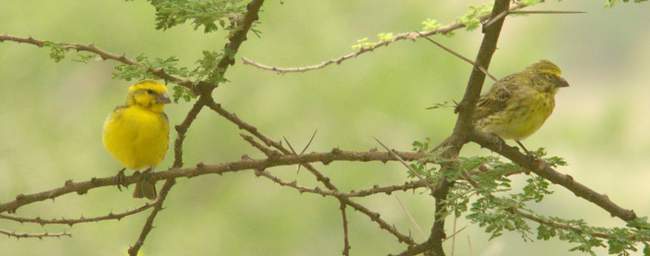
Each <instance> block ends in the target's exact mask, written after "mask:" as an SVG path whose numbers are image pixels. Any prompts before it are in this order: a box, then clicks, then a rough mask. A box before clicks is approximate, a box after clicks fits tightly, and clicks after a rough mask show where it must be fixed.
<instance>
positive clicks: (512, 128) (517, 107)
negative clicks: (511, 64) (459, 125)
mask: <svg viewBox="0 0 650 256" xmlns="http://www.w3.org/2000/svg"><path fill="white" fill-rule="evenodd" d="M561 74H562V71H561V70H560V68H559V67H558V66H557V65H555V64H553V62H550V61H548V60H540V61H538V62H536V63H534V64H532V65H530V66H528V67H526V69H524V70H523V71H521V72H518V73H514V74H512V75H509V76H506V77H504V78H502V79H500V80H499V81H497V82H496V83H494V85H493V86H492V88H491V89H490V90H489V91H488V92H487V93H486V94H484V95H482V96H481V98H480V99H479V101H478V103H477V105H476V111H475V112H474V116H473V117H472V119H473V121H474V124H475V125H476V127H477V128H478V129H479V130H481V131H483V132H487V133H492V134H496V135H498V136H499V137H501V138H503V139H514V140H515V141H516V142H517V144H519V145H520V146H521V147H522V148H523V149H524V151H526V152H527V153H528V150H527V149H526V148H525V147H524V145H523V144H521V142H520V140H522V139H525V138H526V137H528V136H530V135H531V134H533V133H535V131H537V130H538V129H539V128H540V127H542V124H544V121H546V119H547V118H548V117H549V116H550V115H551V113H552V112H553V108H554V107H555V94H556V93H557V91H558V89H559V88H562V87H568V86H569V83H568V82H567V81H566V80H564V78H562V76H561Z"/></svg>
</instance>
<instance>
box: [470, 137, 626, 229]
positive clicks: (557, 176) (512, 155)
mask: <svg viewBox="0 0 650 256" xmlns="http://www.w3.org/2000/svg"><path fill="white" fill-rule="evenodd" d="M471 140H472V141H474V142H476V143H477V144H479V145H481V146H482V147H485V148H488V149H490V150H492V151H494V152H496V153H498V154H500V155H502V156H504V157H506V158H508V159H510V160H511V161H512V162H513V163H516V164H518V165H519V166H522V167H524V168H526V169H528V170H530V171H532V172H534V173H535V174H537V175H539V176H541V177H544V178H545V179H547V180H549V181H551V182H553V183H555V184H559V185H561V186H563V187H565V188H566V189H568V190H570V191H571V192H573V193H574V194H575V195H576V196H578V197H581V198H584V199H585V200H587V201H589V202H592V203H594V204H596V205H598V206H599V207H600V208H602V209H604V210H605V211H607V212H609V213H610V214H611V215H612V216H613V217H618V218H620V219H622V220H624V221H631V220H634V219H636V218H637V216H636V214H635V213H634V211H633V210H629V209H625V208H622V207H620V206H619V205H617V204H616V203H614V202H613V201H611V200H610V199H609V197H608V196H607V195H605V194H601V193H598V192H596V191H594V190H592V189H590V188H589V187H587V186H585V185H583V184H581V183H579V182H577V181H575V180H574V179H573V177H571V176H569V175H567V174H563V173H560V172H558V171H556V170H555V169H553V168H552V167H551V166H549V165H548V164H547V163H546V162H544V161H542V160H539V159H533V158H531V157H528V156H527V155H525V154H522V153H521V152H519V150H518V149H517V148H516V147H511V146H509V145H507V144H505V143H504V142H503V140H500V139H498V138H496V137H494V136H491V135H488V134H484V133H479V132H478V131H475V132H473V133H472V136H471Z"/></svg>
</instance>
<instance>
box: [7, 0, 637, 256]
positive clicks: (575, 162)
mask: <svg viewBox="0 0 650 256" xmlns="http://www.w3.org/2000/svg"><path fill="white" fill-rule="evenodd" d="M477 3H481V2H480V1H430V0H411V1H401V2H400V3H399V4H398V3H396V2H395V1H377V0H359V1H296V0H285V1H268V2H267V3H266V4H265V6H264V8H263V12H262V13H261V24H260V25H259V26H258V27H257V28H258V29H259V30H261V31H262V36H261V38H257V37H255V36H250V40H248V41H246V42H245V44H244V45H243V47H242V49H241V51H240V54H239V56H240V57H242V56H246V57H250V58H253V59H255V60H257V61H259V62H262V63H267V64H273V65H280V66H296V65H307V64H314V63H317V62H320V61H322V60H325V59H329V58H333V57H338V56H339V55H342V54H344V53H347V52H349V51H350V50H351V48H350V47H351V45H353V44H354V42H355V41H356V40H357V39H360V38H363V37H370V38H374V36H375V35H376V34H377V33H380V32H402V31H412V30H415V29H419V28H420V27H421V24H420V23H421V21H423V20H425V19H427V18H435V19H437V20H439V21H441V22H442V23H447V22H449V21H452V20H453V19H455V18H456V17H458V16H460V15H461V14H462V13H463V12H464V10H465V9H466V8H467V7H468V6H469V5H470V4H477ZM649 6H650V5H648V4H638V5H632V4H624V5H623V4H622V5H619V6H617V7H616V8H613V9H607V8H603V1H563V2H560V3H557V2H554V1H553V2H551V3H548V4H544V5H541V6H539V7H535V8H534V9H561V10H583V11H587V12H588V14H582V15H533V16H527V17H514V18H509V19H507V21H506V24H505V27H504V29H503V33H502V37H501V39H500V43H499V50H498V51H497V52H496V55H495V57H494V60H493V62H492V65H491V68H490V70H491V73H492V74H494V75H496V76H499V77H500V76H504V75H507V74H509V73H512V72H514V71H517V70H519V69H521V68H523V67H524V66H526V65H528V64H530V63H532V62H534V61H536V60H538V59H541V58H547V59H550V60H552V61H554V62H556V63H557V64H558V65H560V66H561V67H562V68H563V69H564V76H565V77H566V79H567V80H568V81H569V82H570V83H571V86H572V87H570V88H567V89H565V90H562V91H561V92H560V93H559V95H558V96H557V107H556V111H555V113H554V114H553V115H552V117H551V118H550V119H549V120H548V121H547V123H546V125H545V126H544V127H543V128H542V129H541V130H540V131H539V132H538V133H537V134H535V135H534V136H532V137H531V138H529V139H527V140H526V144H527V146H528V147H529V148H537V147H546V148H547V149H548V151H549V152H550V153H551V154H554V155H560V156H563V157H565V158H566V159H567V160H568V162H569V164H570V166H569V167H567V168H562V169H561V171H562V172H566V173H569V174H570V175H572V176H573V177H574V178H575V179H577V180H578V181H580V182H583V183H584V184H587V185H588V186H590V187H592V188H594V189H595V190H597V191H599V192H602V193H606V194H607V195H609V197H610V198H611V199H613V200H614V201H616V202H618V203H620V204H621V205H623V206H625V207H628V208H632V209H634V210H635V211H636V212H637V214H639V215H641V216H647V215H650V200H648V199H647V196H646V195H647V194H648V192H650V188H649V187H648V186H647V183H648V180H649V179H650V172H648V168H647V163H648V157H649V156H650V136H648V133H647V131H648V130H650V121H649V120H650V119H648V114H649V113H650V89H649V88H650V87H648V82H649V81H650V80H649V79H648V76H647V71H648V70H649V69H650V48H649V47H648V45H650V30H648V29H647V25H648V24H650V16H649V15H648V14H647V13H648V8H649ZM0 33H8V34H13V35H18V36H28V35H31V36H34V37H36V38H40V39H47V40H52V41H62V42H78V43H95V44H96V45H97V46H99V47H101V48H103V49H106V50H108V51H111V52H116V53H121V52H124V53H126V54H127V55H128V56H132V57H133V56H136V55H137V54H139V53H144V54H146V55H148V56H152V57H153V56H160V57H167V56H178V57H179V58H180V59H181V60H182V61H183V63H185V64H188V65H190V64H193V62H194V61H195V60H196V59H198V58H199V57H200V56H201V51H202V50H212V49H221V48H222V46H223V44H224V40H223V39H224V36H225V35H224V34H223V33H213V34H209V35H204V34H202V33H200V32H196V31H193V30H192V28H191V26H189V25H184V26H178V27H175V28H172V29H170V30H168V31H164V32H162V31H156V30H154V11H153V8H152V7H151V6H150V5H149V4H147V3H146V1H142V0H139V1H134V2H124V1H117V0H115V1H75V0H59V1H37V0H23V1H12V0H0ZM481 36H482V34H481V33H480V31H478V30H477V31H472V32H464V31H459V32H457V33H456V36H454V37H453V38H445V37H438V39H439V40H440V41H442V42H444V43H446V45H448V46H450V47H452V48H454V49H455V50H457V51H459V52H461V53H463V54H465V55H466V56H469V57H473V56H474V55H475V54H476V51H477V49H478V45H479V43H480V39H481ZM0 63H2V64H0V77H1V78H2V79H1V80H0V83H1V84H2V85H1V86H0V120H2V121H1V124H0V202H6V201H8V200H11V199H12V198H14V197H15V195H17V194H19V193H32V192H37V191H42V190H45V189H50V188H53V187H56V186H60V185H63V183H64V181H66V180H68V179H72V180H75V181H82V180H88V179H89V178H91V177H105V176H110V175H113V174H115V172H116V170H118V169H119V168H120V166H119V164H118V163H117V162H115V161H114V160H113V159H111V158H110V156H109V155H108V154H107V153H105V151H104V149H103V147H102V144H101V130H102V124H103V121H104V118H105V117H106V115H107V114H108V113H109V112H110V111H111V110H112V109H113V107H114V106H116V105H119V104H121V103H122V101H123V100H124V95H125V89H126V85H127V83H126V82H124V81H117V80H112V79H111V72H112V66H113V64H114V63H111V62H91V63H90V64H81V63H78V62H74V61H71V60H70V59H66V60H64V61H62V62H61V63H54V62H53V61H52V60H50V59H49V58H48V52H47V50H44V49H38V48H36V47H33V46H30V45H19V44H15V43H11V42H6V43H0ZM470 70H471V67H470V66H469V65H467V64H466V63H464V62H462V61H460V60H458V59H456V58H455V57H453V56H451V55H449V54H448V53H445V52H443V51H441V50H440V49H438V48H436V47H435V46H433V45H432V44H430V43H428V42H426V41H417V42H410V41H409V42H400V43H396V44H394V45H392V46H391V47H388V48H381V49H380V50H377V51H375V52H373V53H371V54H366V55H364V56H362V57H360V58H358V59H354V60H351V61H348V62H345V63H344V64H342V65H340V66H334V67H329V68H326V69H324V70H320V71H315V72H309V73H304V74H286V75H277V74H274V73H269V72H265V71H260V70H257V69H254V68H252V67H250V66H244V65H241V63H238V65H235V66H234V67H232V68H231V69H230V71H229V73H228V75H227V77H228V78H229V79H230V80H231V81H232V82H231V83H228V84H226V85H223V86H221V87H220V88H218V89H217V90H216V92H215V98H216V99H217V100H218V101H219V102H221V103H222V104H223V106H224V107H225V108H226V109H228V110H230V111H234V112H236V113H237V114H238V115H239V116H240V117H241V118H242V119H244V120H246V121H248V122H250V123H252V124H254V125H256V126H257V127H258V128H259V129H261V131H263V132H264V133H265V134H267V135H269V136H271V137H273V138H275V139H280V138H281V137H282V136H286V137H287V139H289V140H290V141H291V142H292V143H293V144H294V146H297V147H300V148H302V147H303V145H304V144H305V143H306V142H307V140H308V139H309V136H310V135H311V133H312V132H313V131H314V130H315V129H318V135H317V137H316V139H315V141H314V143H313V144H312V145H311V147H310V150H313V151H328V150H331V148H332V147H336V146H338V147H341V148H342V149H348V150H367V149H369V148H372V147H378V145H376V143H375V142H374V140H373V139H372V137H373V136H375V137H377V138H379V139H381V140H382V141H383V142H384V143H386V144H388V145H390V146H391V147H394V148H398V149H402V150H409V149H410V144H411V142H412V141H413V140H416V139H422V138H425V137H431V138H432V139H433V141H439V140H440V139H442V138H444V137H445V135H446V134H448V133H449V132H450V131H451V127H452V126H453V122H454V120H455V119H454V115H453V114H452V113H451V110H450V109H439V110H425V108H426V107H428V106H431V105H432V104H434V103H438V102H443V101H450V100H458V99H460V97H461V95H462V92H463V90H464V85H465V84H466V81H467V77H468V74H469V72H470ZM189 107H190V104H188V103H183V104H177V105H172V106H170V107H169V108H168V110H167V113H168V115H169V116H170V118H171V120H172V122H174V123H178V122H179V120H181V118H183V116H184V114H185V113H186V112H187V110H188V109H189ZM239 132H240V131H238V130H237V129H236V127H235V126H233V125H232V124H231V123H228V122H227V121H225V120H224V119H222V118H220V117H219V116H217V115H216V114H213V113H211V112H203V113H202V114H201V115H200V116H199V118H198V120H197V121H196V122H195V124H194V126H193V127H192V128H191V129H190V131H189V135H188V138H187V141H186V150H185V156H186V161H185V162H186V163H187V164H190V165H192V164H194V163H196V162H198V161H203V162H206V163H218V162H224V161H234V160H237V159H239V157H240V156H241V155H242V154H248V155H250V156H252V157H261V155H260V154H259V153H258V152H256V150H254V149H252V148H251V147H249V146H248V145H247V144H246V143H245V142H243V141H242V140H241V139H240V137H239V135H238V134H239ZM477 152H481V153H487V152H485V151H481V150H480V149H478V148H477V147H476V146H473V145H472V146H470V147H467V149H466V150H464V152H463V153H464V154H475V153H477ZM170 155H171V154H170ZM170 159H171V157H168V159H167V160H165V162H164V163H163V164H161V166H160V168H161V169H164V168H166V167H168V166H169V165H170V162H171V161H170ZM321 169H322V170H323V171H324V172H325V173H326V174H327V175H329V176H331V177H332V179H333V181H334V182H335V184H337V185H338V186H340V188H342V189H345V190H349V189H361V188H368V187H371V186H372V185H374V184H379V185H388V184H398V183H403V182H404V181H405V180H406V179H407V178H406V170H404V168H401V167H400V166H399V165H397V164H395V163H389V164H385V165H384V164H380V163H370V164H358V163H342V162H341V163H333V164H331V165H329V166H327V167H322V168H321ZM273 172H274V173H275V174H278V175H280V176H282V177H283V178H286V179H287V180H293V179H298V180H299V181H300V182H301V184H303V185H310V186H311V185H313V184H314V183H313V181H312V179H311V177H309V176H308V175H307V173H306V172H301V173H299V174H297V173H296V168H295V167H286V168H276V169H273ZM517 182H521V180H518V179H517ZM131 189H132V187H131ZM553 189H555V190H556V193H555V194H554V195H553V196H551V197H549V198H548V200H546V201H545V202H543V203H542V204H540V205H536V206H534V208H535V209H539V211H540V212H541V213H544V214H550V215H558V216H563V217H568V218H584V219H586V220H587V221H589V222H590V223H592V224H595V225H602V226H614V225H623V223H622V222H621V221H619V220H617V219H613V218H611V217H610V216H608V215H607V214H606V213H605V212H604V211H602V210H600V209H599V208H597V207H595V206H593V205H591V204H590V203H587V202H586V201H584V200H582V199H578V198H576V197H575V196H573V195H572V194H571V193H568V192H567V191H566V190H565V189H563V188H562V187H559V186H553ZM420 192H422V191H420ZM359 201H360V202H362V203H364V204H365V205H366V206H367V207H369V208H371V209H373V210H375V211H378V212H380V213H381V214H382V216H383V217H384V218H385V219H386V220H387V221H388V222H390V223H394V224H395V225H396V226H397V227H398V229H399V230H400V231H402V232H404V233H408V232H409V231H408V230H410V231H411V233H412V234H413V236H414V238H415V239H416V240H418V241H422V240H424V239H425V238H426V233H428V232H427V231H428V229H429V227H430V225H431V222H432V213H433V200H432V198H430V197H429V196H427V195H426V194H425V193H411V192H409V193H396V194H394V195H392V196H386V195H378V196H374V197H370V198H365V199H361V200H359ZM400 202H402V203H403V205H404V207H405V208H407V209H408V211H409V212H410V213H411V214H412V215H413V216H414V220H415V223H417V225H419V226H420V227H421V228H422V229H423V230H424V231H425V233H421V232H420V231H419V230H418V227H417V226H416V224H414V223H413V222H412V221H410V220H409V218H408V216H407V214H406V212H405V211H404V210H403V209H402V207H400ZM141 203H143V202H142V201H138V200H135V199H133V198H131V192H130V191H123V192H121V193H120V192H118V190H117V189H115V188H114V187H110V188H101V189H97V190H93V191H92V192H91V193H89V194H88V195H85V196H78V195H76V194H71V195H67V196H63V197H60V198H58V199H56V201H55V202H51V201H47V202H42V203H38V204H33V205H30V206H28V207H24V208H21V209H20V210H19V211H18V214H20V215H24V216H41V217H50V218H51V217H61V216H65V217H78V216H80V215H84V216H96V215H103V214H107V213H108V212H109V211H115V212H118V211H123V210H126V209H132V208H134V207H136V206H138V205H140V204H141ZM166 206H167V208H166V210H165V211H163V212H161V214H160V215H159V217H158V219H157V220H156V222H155V225H156V228H155V229H154V230H153V232H152V233H151V234H150V236H149V238H148V239H147V241H146V243H145V245H144V247H143V251H144V253H145V255H338V254H340V252H341V248H342V231H341V229H342V228H341V224H340V217H339V216H340V215H339V210H338V203H337V201H336V200H335V199H331V198H325V199H323V198H321V197H319V196H313V195H307V194H305V195H300V194H298V193H296V192H295V191H293V190H291V189H287V188H282V187H279V186H277V185H275V184H272V183H270V182H269V181H267V180H265V179H259V178H255V176H254V175H252V173H251V172H240V173H236V174H228V175H224V176H217V175H208V176H202V177H200V178H195V179H191V180H188V179H180V180H178V185H177V186H175V187H174V189H173V191H172V192H171V193H170V196H169V198H168V200H167V202H166ZM349 213H350V214H349V215H350V216H349V219H350V229H351V232H350V240H351V243H352V253H353V255H385V254H387V253H396V252H399V251H401V250H402V249H403V248H404V247H403V246H402V245H399V244H398V243H397V242H396V241H395V239H394V238H393V237H392V236H390V235H388V234H387V233H385V232H384V231H381V230H379V229H378V228H377V226H376V225H375V224H374V223H373V222H370V221H369V220H368V218H367V217H366V216H365V215H362V214H359V213H356V212H355V211H352V210H350V211H349ZM145 218H146V214H141V215H137V216H133V217H129V218H127V219H124V220H122V221H120V222H116V221H111V222H102V223H91V224H81V225H77V226H74V227H72V228H70V227H67V226H47V227H44V228H43V227H40V226H38V225H28V224H25V225H18V224H15V223H12V222H8V221H5V220H0V228H2V229H11V230H18V231H23V232H30V231H31V232H42V231H44V230H47V231H50V232H57V231H63V230H66V231H69V232H71V233H72V235H73V237H72V238H64V239H45V240H35V239H22V240H18V241H17V240H15V239H12V238H7V237H1V238H0V255H97V256H109V255H110V256H116V255H120V256H121V255H125V250H126V249H127V248H128V246H129V245H130V244H132V243H133V241H135V239H136V238H137V236H138V234H139V231H140V229H141V226H142V224H143V223H144V219H145ZM451 222H452V221H448V224H450V223H451ZM465 226H467V228H466V229H464V230H463V231H462V232H461V233H459V234H458V235H457V237H456V238H457V239H456V246H455V255H484V256H492V255H521V254H523V253H525V254H526V255H529V256H535V255H579V254H578V253H573V254H570V253H569V252H568V249H569V248H570V247H571V245H569V244H566V243H563V242H557V241H544V242H533V243H530V242H528V243H525V242H522V241H521V240H520V239H519V236H518V235H517V234H509V233H506V234H505V235H504V236H503V237H500V238H497V239H495V240H492V241H487V238H488V236H487V235H485V234H484V233H483V232H482V231H481V230H480V229H479V228H478V227H476V226H472V225H468V224H467V223H466V222H465V221H464V220H463V219H459V220H458V223H457V227H458V228H462V227H465ZM449 228H450V229H451V226H450V227H449ZM449 232H450V233H451V231H449ZM446 246H448V248H449V247H450V246H451V244H450V243H449V242H448V243H446ZM449 251H450V250H448V252H449ZM599 253H601V254H606V251H604V250H601V251H599Z"/></svg>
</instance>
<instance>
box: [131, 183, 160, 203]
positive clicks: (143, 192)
mask: <svg viewBox="0 0 650 256" xmlns="http://www.w3.org/2000/svg"><path fill="white" fill-rule="evenodd" d="M157 195H158V193H156V184H154V183H151V182H150V181H148V180H144V179H143V180H141V181H138V183H136V184H135V190H133V197H135V198H143V197H146V198H148V199H150V200H156V196H157Z"/></svg>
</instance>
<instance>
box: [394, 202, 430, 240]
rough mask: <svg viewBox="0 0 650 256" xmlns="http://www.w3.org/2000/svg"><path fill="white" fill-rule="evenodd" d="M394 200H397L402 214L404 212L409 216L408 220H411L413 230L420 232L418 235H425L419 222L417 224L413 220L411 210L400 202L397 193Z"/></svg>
mask: <svg viewBox="0 0 650 256" xmlns="http://www.w3.org/2000/svg"><path fill="white" fill-rule="evenodd" d="M395 200H396V201H397V204H399V207H400V208H401V209H402V211H403V212H404V214H406V216H407V217H408V218H409V221H411V224H412V225H413V227H415V230H417V231H418V233H420V235H422V236H424V235H425V234H424V230H423V229H422V227H420V224H418V222H417V221H415V218H414V217H413V215H412V214H411V211H409V210H408V209H407V208H406V206H405V205H404V203H402V200H400V199H399V197H398V196H397V195H395Z"/></svg>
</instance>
